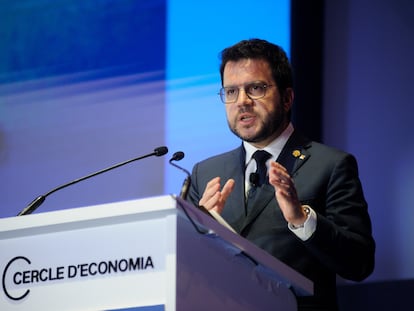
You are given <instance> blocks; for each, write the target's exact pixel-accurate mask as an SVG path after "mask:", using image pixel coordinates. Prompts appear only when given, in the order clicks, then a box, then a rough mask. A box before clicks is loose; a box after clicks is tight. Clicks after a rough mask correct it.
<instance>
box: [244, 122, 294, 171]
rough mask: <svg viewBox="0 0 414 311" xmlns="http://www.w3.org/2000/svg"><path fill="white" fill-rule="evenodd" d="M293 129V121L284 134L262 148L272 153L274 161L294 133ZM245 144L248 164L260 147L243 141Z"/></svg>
mask: <svg viewBox="0 0 414 311" xmlns="http://www.w3.org/2000/svg"><path fill="white" fill-rule="evenodd" d="M293 130H294V128H293V125H292V123H289V125H288V126H287V127H286V128H285V130H284V131H283V132H282V134H280V135H279V136H278V137H277V138H276V139H275V140H273V141H272V142H271V143H270V144H268V145H267V146H266V147H264V148H263V149H261V150H266V151H267V152H269V153H270V154H271V155H272V158H271V159H272V160H273V161H276V159H277V158H278V156H279V154H280V153H281V152H282V149H283V147H284V146H285V145H286V142H287V141H288V139H289V137H290V135H292V133H293ZM243 146H244V149H245V150H246V159H245V161H246V162H245V164H246V165H247V164H248V163H249V162H250V160H251V158H252V155H253V153H254V152H255V151H256V150H259V149H257V148H256V147H254V146H253V145H252V144H250V143H248V142H246V141H243Z"/></svg>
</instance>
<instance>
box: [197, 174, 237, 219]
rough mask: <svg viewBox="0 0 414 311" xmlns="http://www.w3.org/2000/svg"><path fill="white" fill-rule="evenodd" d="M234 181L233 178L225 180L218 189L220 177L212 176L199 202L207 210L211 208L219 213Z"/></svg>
mask: <svg viewBox="0 0 414 311" xmlns="http://www.w3.org/2000/svg"><path fill="white" fill-rule="evenodd" d="M234 183H235V182H234V180H233V179H229V180H227V182H226V183H225V184H224V186H223V188H222V189H221V191H220V177H215V178H213V179H212V180H210V181H209V182H208V183H207V186H206V189H205V190H204V194H203V197H202V198H201V200H200V202H199V204H200V205H202V206H204V207H205V208H206V209H207V210H211V209H213V210H215V211H216V212H218V213H221V211H222V210H223V208H224V204H225V203H226V200H227V197H228V196H229V195H230V193H231V192H232V191H233V188H234Z"/></svg>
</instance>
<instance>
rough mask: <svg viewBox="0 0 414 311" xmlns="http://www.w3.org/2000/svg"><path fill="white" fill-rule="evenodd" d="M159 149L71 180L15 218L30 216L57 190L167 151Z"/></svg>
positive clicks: (37, 199) (42, 196)
mask: <svg viewBox="0 0 414 311" xmlns="http://www.w3.org/2000/svg"><path fill="white" fill-rule="evenodd" d="M161 148H162V147H160V148H157V149H155V150H154V152H152V153H149V154H146V155H144V156H140V157H137V158H133V159H130V160H127V161H124V162H122V163H118V164H116V165H114V166H110V167H108V168H105V169H103V170H100V171H98V172H95V173H92V174H90V175H86V176H84V177H81V178H78V179H76V180H73V181H71V182H68V183H66V184H63V185H61V186H59V187H56V188H55V189H52V190H50V191H49V192H48V193H46V194H44V195H41V196H39V197H37V198H36V199H34V200H33V201H32V202H31V203H30V204H29V205H28V206H27V207H26V208H25V209H23V210H22V211H21V212H20V213H19V214H17V216H23V215H27V214H31V213H32V212H34V211H35V210H36V209H37V208H38V207H39V206H40V205H41V204H42V203H43V202H44V201H45V199H46V197H48V196H49V195H51V194H52V193H54V192H56V191H58V190H61V189H63V188H66V187H69V186H71V185H73V184H76V183H78V182H80V181H82V180H85V179H88V178H91V177H94V176H96V175H100V174H102V173H105V172H107V171H110V170H113V169H115V168H118V167H120V166H123V165H126V164H128V163H131V162H134V161H137V160H141V159H144V158H148V157H151V156H154V155H155V156H157V157H158V156H161V155H164V154H165V153H167V151H166V150H168V149H166V148H165V149H161Z"/></svg>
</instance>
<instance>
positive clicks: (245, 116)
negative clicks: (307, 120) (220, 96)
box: [223, 59, 293, 148]
mask: <svg viewBox="0 0 414 311" xmlns="http://www.w3.org/2000/svg"><path fill="white" fill-rule="evenodd" d="M252 82H262V83H265V84H267V85H269V87H268V88H267V89H266V95H265V96H264V97H262V98H259V99H255V100H253V99H250V98H249V97H248V96H247V94H246V92H245V90H244V88H243V86H245V85H246V84H249V83H252ZM230 86H232V87H239V88H240V89H239V95H238V98H237V100H236V101H235V102H233V103H228V104H225V106H226V113H227V123H228V125H229V127H230V130H231V131H232V132H233V133H234V134H235V135H237V136H238V137H240V138H241V139H242V140H245V141H247V142H250V143H252V144H253V145H254V146H256V147H257V148H263V147H265V146H267V145H268V144H269V143H270V142H271V141H272V140H274V139H275V138H276V137H278V136H279V135H280V134H281V133H282V131H283V130H284V129H285V128H286V126H287V124H288V122H289V120H288V117H287V112H288V111H289V109H290V107H291V104H292V101H293V91H292V89H288V90H287V91H286V94H285V96H283V97H284V98H283V99H282V98H281V94H280V93H279V89H278V87H277V86H276V82H275V81H274V80H273V78H272V74H271V70H270V67H269V65H268V63H267V62H266V61H265V60H261V59H243V60H240V61H237V62H234V61H229V62H228V63H227V64H226V66H225V68H224V72H223V87H230Z"/></svg>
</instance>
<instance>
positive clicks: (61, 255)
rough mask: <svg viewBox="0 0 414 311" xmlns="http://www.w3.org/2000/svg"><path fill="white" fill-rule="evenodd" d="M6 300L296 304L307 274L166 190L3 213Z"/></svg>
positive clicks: (111, 306)
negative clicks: (45, 210) (123, 198)
mask: <svg viewBox="0 0 414 311" xmlns="http://www.w3.org/2000/svg"><path fill="white" fill-rule="evenodd" d="M0 271H1V276H2V292H1V295H0V310H42V311H43V310H60V311H61V310H143V311H144V310H145V311H160V310H166V311H175V310H177V311H185V310H191V311H193V310H197V311H202V310H226V311H231V310H237V311H243V310H246V311H247V310H255V311H260V310H266V311H268V310H296V298H295V296H294V294H293V291H292V289H294V291H295V293H296V294H299V295H311V294H312V293H313V285H312V282H310V281H309V280H308V279H306V278H304V277H303V276H301V275H300V274H298V273H297V272H296V271H294V270H293V269H291V268H289V267H288V266H286V265H285V264H283V263H281V262H280V261H278V260H276V259H275V258H274V257H272V256H270V255H269V254H267V253H266V252H264V251H263V250H261V249H259V248H257V247H256V246H255V245H253V244H252V243H250V242H249V241H247V240H246V239H244V238H242V237H241V236H239V235H237V234H235V233H233V232H231V231H230V230H228V229H227V228H225V227H223V226H222V225H220V224H219V223H217V222H216V221H215V220H214V219H213V218H211V217H209V216H207V215H206V214H204V213H203V212H202V211H200V210H199V209H197V208H195V207H193V206H191V205H190V204H188V203H187V202H184V201H183V200H181V199H178V198H177V199H176V198H174V197H173V196H160V197H154V198H147V199H141V200H134V201H126V202H117V203H110V204H103V205H96V206H88V207H82V208H75V209H67V210H62V211H57V212H48V213H38V214H32V215H27V216H21V217H13V218H4V219H0Z"/></svg>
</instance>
